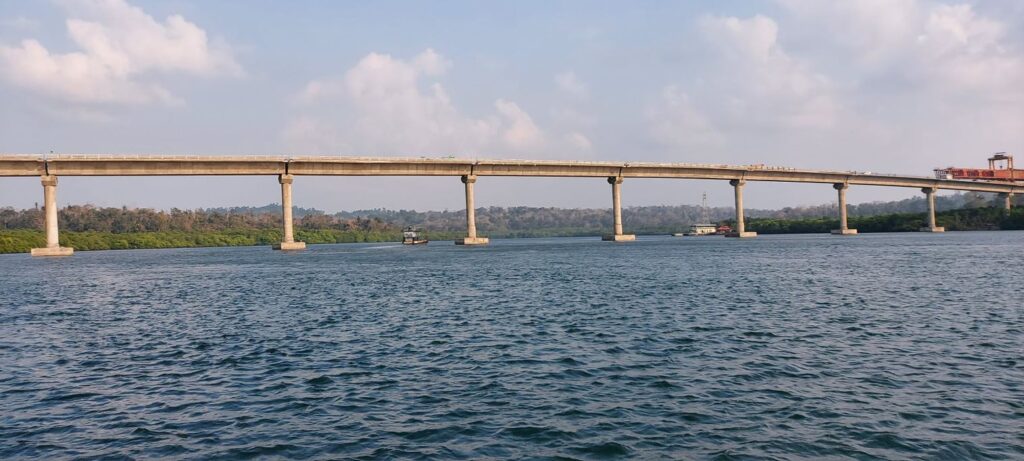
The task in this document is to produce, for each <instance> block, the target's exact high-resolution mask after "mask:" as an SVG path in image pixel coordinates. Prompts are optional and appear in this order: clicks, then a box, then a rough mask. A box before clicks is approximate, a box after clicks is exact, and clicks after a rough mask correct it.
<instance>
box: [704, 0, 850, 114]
mask: <svg viewBox="0 0 1024 461" xmlns="http://www.w3.org/2000/svg"><path fill="white" fill-rule="evenodd" d="M700 30H701V33H702V35H703V37H704V39H705V40H706V42H707V43H708V44H709V45H710V46H711V47H712V49H713V50H715V52H716V53H717V54H718V55H719V56H720V59H719V62H717V63H715V64H714V65H715V66H716V67H715V69H714V70H715V71H716V74H715V75H713V76H711V77H710V78H708V79H707V81H709V82H710V83H709V85H710V86H712V87H713V88H714V89H715V90H716V91H717V92H719V93H720V94H721V95H724V96H726V98H727V99H726V100H725V101H724V104H725V105H724V106H723V108H724V109H727V111H728V113H727V114H723V115H728V116H729V117H730V118H731V119H732V120H731V123H733V124H737V125H744V124H752V125H756V126H778V125H782V126H788V127H794V128H823V127H829V126H832V125H833V124H834V123H835V122H836V119H837V117H838V115H839V110H840V108H839V104H838V102H837V101H836V99H835V94H834V89H833V85H832V83H831V81H830V80H829V79H828V78H827V77H826V76H825V75H823V74H821V73H819V72H816V71H814V70H813V69H811V67H810V65H809V64H808V63H806V62H804V61H802V60H799V59H796V58H793V57H791V56H790V55H789V54H788V53H787V52H786V51H785V50H784V49H783V48H782V46H781V45H780V44H779V38H778V31H779V28H778V25H777V23H776V22H775V21H774V20H773V19H771V18H768V17H765V16H754V17H752V18H748V19H741V18H736V17H716V16H707V17H704V18H702V19H701V21H700Z"/></svg>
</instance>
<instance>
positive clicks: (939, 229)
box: [921, 227, 946, 233]
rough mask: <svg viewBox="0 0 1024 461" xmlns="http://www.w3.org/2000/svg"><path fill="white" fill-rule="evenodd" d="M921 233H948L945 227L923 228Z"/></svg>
mask: <svg viewBox="0 0 1024 461" xmlns="http://www.w3.org/2000/svg"><path fill="white" fill-rule="evenodd" d="M921 232H932V233H939V232H946V228H945V227H922V228H921Z"/></svg>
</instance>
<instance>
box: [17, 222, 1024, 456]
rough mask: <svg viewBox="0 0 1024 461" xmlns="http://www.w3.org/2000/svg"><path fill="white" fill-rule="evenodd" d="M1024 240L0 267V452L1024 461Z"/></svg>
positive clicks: (331, 249) (919, 237) (543, 247)
mask: <svg viewBox="0 0 1024 461" xmlns="http://www.w3.org/2000/svg"><path fill="white" fill-rule="evenodd" d="M1022 250H1024V233H1021V232H978V233H949V234H945V235H927V234H902V235H861V236H857V237H851V238H841V237H833V236H788V237H765V236H762V237H759V238H757V239H755V240H744V241H738V240H732V239H728V240H727V239H722V238H688V239H678V238H677V239H672V238H648V239H643V240H641V241H638V242H636V243H632V244H612V243H606V242H600V241H597V240H595V239H549V240H515V241H502V240H497V241H493V242H492V244H491V246H489V247H486V248H462V247H455V246H454V245H452V244H451V243H450V242H434V243H431V244H430V245H427V246H425V247H402V246H400V245H391V244H387V245H379V244H378V245H370V244H368V245H328V246H312V247H311V248H310V249H309V250H308V251H305V252H302V253H297V254H282V253H280V252H274V251H272V250H270V249H269V248H223V249H191V250H148V251H111V252H92V253H90V252H80V253H78V254H76V255H75V256H73V257H72V258H68V259H61V260H48V259H31V258H29V257H28V256H25V255H0V458H4V459H11V458H22V457H25V458H30V457H35V458H73V457H83V458H91V457H116V456H127V457H136V458H154V457H175V458H204V459H207V458H231V459H234V458H250V457H287V458H348V457H356V458H366V459H370V458H391V459H393V458H420V459H427V458H468V459H480V458H502V459H504V458H535V457H536V458H547V457H563V458H577V459H601V458H619V457H622V458H643V459H659V458H660V459H670V458H674V459H678V458H696V459H702V458H708V459H800V458H803V459H828V458H832V459H841V458H858V459H872V458H887V459H905V458H927V459H990V458H991V459H1021V458H1024V307H1022V304H1024V297H1022V296H1021V292H1022V283H1021V282H1022V281H1024V251H1022Z"/></svg>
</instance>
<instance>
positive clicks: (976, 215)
mask: <svg viewBox="0 0 1024 461" xmlns="http://www.w3.org/2000/svg"><path fill="white" fill-rule="evenodd" d="M927 219H928V218H927V215H926V214H925V213H894V214H886V215H878V216H857V217H850V218H849V219H848V220H847V221H848V222H847V224H848V226H849V227H850V228H851V229H857V232H861V233H868V232H916V231H918V230H919V229H921V228H922V227H925V226H926V225H927V224H926V222H927ZM935 221H936V224H937V225H938V226H941V227H945V228H946V230H950V231H972V230H1024V210H1022V209H1019V208H1015V209H1013V210H1011V211H1010V212H1009V213H1007V212H1006V211H1005V210H1003V209H1002V208H996V207H990V208H967V209H961V210H947V211H942V212H938V213H936V216H935ZM730 222H731V221H730ZM838 228H839V219H838V218H804V219H793V220H783V219H772V218H752V219H749V220H747V223H746V229H747V230H750V231H754V232H757V233H759V234H814V233H828V232H829V231H831V230H832V229H838Z"/></svg>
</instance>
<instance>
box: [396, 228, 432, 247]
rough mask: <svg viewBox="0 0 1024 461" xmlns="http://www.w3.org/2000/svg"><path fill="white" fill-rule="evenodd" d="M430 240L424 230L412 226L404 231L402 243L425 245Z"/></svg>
mask: <svg viewBox="0 0 1024 461" xmlns="http://www.w3.org/2000/svg"><path fill="white" fill-rule="evenodd" d="M427 242H429V240H427V237H426V236H425V235H423V231H421V230H420V229H417V228H414V227H412V226H409V227H406V228H405V230H403V231H402V245H424V244H426V243H427Z"/></svg>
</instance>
